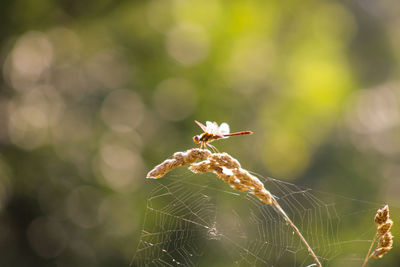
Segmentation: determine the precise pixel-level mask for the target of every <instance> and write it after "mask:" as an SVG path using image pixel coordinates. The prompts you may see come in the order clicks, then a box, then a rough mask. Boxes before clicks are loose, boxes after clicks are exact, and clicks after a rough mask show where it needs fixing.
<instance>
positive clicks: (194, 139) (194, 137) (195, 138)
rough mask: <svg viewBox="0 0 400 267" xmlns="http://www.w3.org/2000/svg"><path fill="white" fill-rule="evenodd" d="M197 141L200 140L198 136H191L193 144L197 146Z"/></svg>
mask: <svg viewBox="0 0 400 267" xmlns="http://www.w3.org/2000/svg"><path fill="white" fill-rule="evenodd" d="M199 140H200V138H199V136H198V135H195V136H193V142H195V143H196V144H198V143H199Z"/></svg>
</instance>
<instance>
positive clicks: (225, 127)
mask: <svg viewBox="0 0 400 267" xmlns="http://www.w3.org/2000/svg"><path fill="white" fill-rule="evenodd" d="M229 131H230V129H229V125H228V124H227V123H226V122H223V123H221V125H220V126H219V133H220V134H228V133H229Z"/></svg>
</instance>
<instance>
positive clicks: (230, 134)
mask: <svg viewBox="0 0 400 267" xmlns="http://www.w3.org/2000/svg"><path fill="white" fill-rule="evenodd" d="M244 134H253V132H252V131H241V132H236V133H228V134H224V135H223V136H234V135H244Z"/></svg>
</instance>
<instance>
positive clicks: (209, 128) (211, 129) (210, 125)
mask: <svg viewBox="0 0 400 267" xmlns="http://www.w3.org/2000/svg"><path fill="white" fill-rule="evenodd" d="M217 126H218V125H217ZM206 128H207V131H206V132H207V133H211V134H214V133H216V130H217V129H216V128H215V125H214V123H212V122H211V121H206Z"/></svg>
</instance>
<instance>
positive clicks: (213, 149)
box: [207, 144, 219, 153]
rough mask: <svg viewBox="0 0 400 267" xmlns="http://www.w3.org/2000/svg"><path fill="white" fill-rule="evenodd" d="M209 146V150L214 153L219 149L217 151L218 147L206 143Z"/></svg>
mask: <svg viewBox="0 0 400 267" xmlns="http://www.w3.org/2000/svg"><path fill="white" fill-rule="evenodd" d="M207 145H208V146H209V147H211V150H212V151H213V152H214V153H219V151H218V149H217V148H216V147H215V146H213V145H211V144H207Z"/></svg>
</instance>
